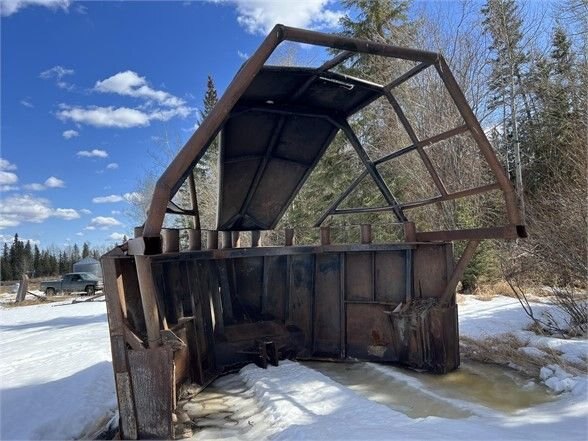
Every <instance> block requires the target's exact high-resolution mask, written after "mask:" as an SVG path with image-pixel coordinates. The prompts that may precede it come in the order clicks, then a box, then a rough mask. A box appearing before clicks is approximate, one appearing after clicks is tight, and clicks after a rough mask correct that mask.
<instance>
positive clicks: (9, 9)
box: [0, 0, 71, 17]
mask: <svg viewBox="0 0 588 441" xmlns="http://www.w3.org/2000/svg"><path fill="white" fill-rule="evenodd" d="M70 3H71V1H70V0H2V1H0V15H2V16H5V17H6V16H8V15H12V14H14V13H15V12H17V11H19V10H20V9H23V8H26V7H27V6H45V7H47V8H50V9H58V8H61V9H62V10H64V11H67V9H68V7H69V5H70Z"/></svg>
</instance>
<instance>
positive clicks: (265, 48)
mask: <svg viewBox="0 0 588 441" xmlns="http://www.w3.org/2000/svg"><path fill="white" fill-rule="evenodd" d="M282 40H283V27H281V26H276V27H274V29H273V30H272V31H271V32H270V33H269V35H268V36H267V37H266V38H265V40H264V41H263V43H262V44H261V46H260V47H259V48H258V49H257V51H255V53H254V54H253V55H252V56H251V58H249V59H248V60H247V61H246V62H245V64H244V65H243V67H242V68H241V70H240V71H239V72H238V73H237V75H236V76H235V78H234V79H233V81H232V82H231V84H229V86H228V87H227V90H226V92H225V93H224V94H223V95H222V96H221V98H220V100H219V101H218V103H217V104H216V105H215V107H214V109H213V110H212V111H211V112H210V113H209V114H208V115H207V116H206V118H204V120H203V121H202V123H201V124H200V127H199V128H198V130H196V132H195V133H194V134H193V135H192V136H191V137H190V139H189V140H188V142H187V143H186V144H185V145H184V147H183V148H182V149H181V150H180V152H179V153H178V155H177V156H176V157H175V158H174V159H173V160H172V162H171V163H170V165H169V166H168V167H167V169H166V170H165V171H164V172H163V174H162V175H161V177H160V178H159V180H158V181H157V184H156V185H155V190H154V192H153V197H152V199H151V204H150V208H149V214H148V216H147V220H146V221H145V228H144V231H143V234H144V236H148V237H153V236H159V232H160V230H161V226H162V225H163V219H164V216H165V208H166V207H167V201H168V200H170V199H171V196H173V195H172V194H171V192H172V189H173V188H174V187H175V185H176V183H177V182H178V180H179V179H180V177H182V176H183V175H184V174H185V172H186V169H187V167H189V166H190V165H191V164H192V162H193V161H194V159H195V158H196V157H197V156H198V155H199V154H200V153H201V152H202V150H203V148H204V147H205V146H207V145H208V144H209V143H210V142H211V141H212V139H214V136H215V135H216V134H217V133H218V130H219V129H220V127H221V125H222V123H223V121H224V120H225V119H226V117H227V116H228V115H229V113H230V111H231V109H232V108H233V106H234V105H235V104H236V103H237V101H238V100H239V98H240V97H241V95H243V92H245V90H246V89H247V87H249V85H250V84H251V81H252V80H253V78H255V76H256V75H257V73H258V72H259V70H260V69H261V68H262V67H263V64H264V63H265V61H266V60H267V59H268V58H269V56H270V55H271V54H272V52H273V51H274V49H275V48H276V47H277V45H278V44H279V43H280V42H281V41H282Z"/></svg>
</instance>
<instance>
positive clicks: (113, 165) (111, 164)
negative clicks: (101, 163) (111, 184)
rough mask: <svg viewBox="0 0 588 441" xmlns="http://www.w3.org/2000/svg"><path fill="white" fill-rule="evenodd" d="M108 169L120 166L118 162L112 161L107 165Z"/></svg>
mask: <svg viewBox="0 0 588 441" xmlns="http://www.w3.org/2000/svg"><path fill="white" fill-rule="evenodd" d="M106 168H107V169H108V170H116V169H117V168H118V164H117V163H116V162H111V163H110V164H108V165H107V166H106Z"/></svg>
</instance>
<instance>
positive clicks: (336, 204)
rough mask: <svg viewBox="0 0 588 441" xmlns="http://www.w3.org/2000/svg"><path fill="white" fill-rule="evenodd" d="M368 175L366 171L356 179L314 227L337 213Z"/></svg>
mask: <svg viewBox="0 0 588 441" xmlns="http://www.w3.org/2000/svg"><path fill="white" fill-rule="evenodd" d="M367 174H368V172H367V170H364V171H363V172H362V173H361V174H360V175H359V176H358V177H357V178H355V180H354V181H353V182H352V183H351V184H349V187H347V190H345V191H344V192H343V193H341V194H340V195H339V197H338V198H337V199H335V200H334V201H333V203H332V204H331V205H329V207H328V208H327V209H326V210H325V211H324V213H323V214H322V215H321V217H319V219H318V220H317V221H316V222H315V223H314V225H313V226H314V227H315V228H318V227H320V226H321V224H322V223H323V222H324V221H325V219H326V218H327V217H329V215H331V214H332V213H333V212H334V211H335V209H336V208H337V207H338V206H339V204H340V203H341V202H343V199H345V198H346V197H347V196H348V195H349V194H350V193H351V192H352V191H353V190H354V189H355V188H356V187H357V186H358V184H359V183H360V182H361V181H362V180H363V178H365V177H366V176H367ZM388 208H390V207H388Z"/></svg>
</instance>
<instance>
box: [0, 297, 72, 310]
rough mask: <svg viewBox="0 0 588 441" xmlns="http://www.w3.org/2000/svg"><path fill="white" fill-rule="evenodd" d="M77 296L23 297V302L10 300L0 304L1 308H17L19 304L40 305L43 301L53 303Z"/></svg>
mask: <svg viewBox="0 0 588 441" xmlns="http://www.w3.org/2000/svg"><path fill="white" fill-rule="evenodd" d="M76 297H77V296H51V297H47V298H46V299H45V298H43V299H38V298H36V297H35V298H33V299H25V300H24V301H23V302H20V303H16V302H14V301H12V302H2V303H0V306H1V307H3V308H19V307H21V306H31V305H42V304H45V303H55V302H63V301H64V300H71V299H74V298H76Z"/></svg>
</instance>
